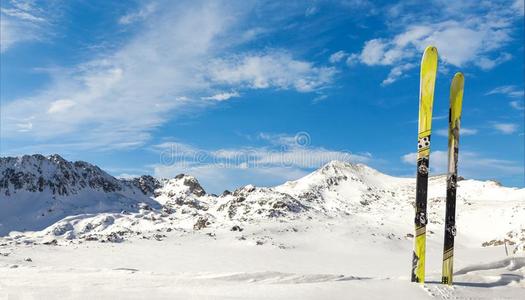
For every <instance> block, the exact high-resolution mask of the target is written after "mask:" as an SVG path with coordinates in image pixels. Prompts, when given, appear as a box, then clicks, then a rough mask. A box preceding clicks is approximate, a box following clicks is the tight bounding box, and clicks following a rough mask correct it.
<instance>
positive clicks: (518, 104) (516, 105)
mask: <svg viewBox="0 0 525 300" xmlns="http://www.w3.org/2000/svg"><path fill="white" fill-rule="evenodd" d="M509 105H510V107H512V108H514V109H517V110H525V105H523V102H522V101H519V100H514V101H510V102H509Z"/></svg>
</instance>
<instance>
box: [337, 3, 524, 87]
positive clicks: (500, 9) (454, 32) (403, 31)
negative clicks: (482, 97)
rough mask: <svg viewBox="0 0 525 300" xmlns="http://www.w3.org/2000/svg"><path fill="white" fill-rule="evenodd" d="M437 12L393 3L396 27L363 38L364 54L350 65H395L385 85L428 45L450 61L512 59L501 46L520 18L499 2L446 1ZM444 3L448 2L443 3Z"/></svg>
mask: <svg viewBox="0 0 525 300" xmlns="http://www.w3.org/2000/svg"><path fill="white" fill-rule="evenodd" d="M430 5H433V6H435V7H434V9H436V10H437V11H439V13H438V14H436V15H433V17H432V18H429V17H428V16H429V13H421V12H418V11H416V12H414V11H408V10H405V8H404V5H402V4H400V5H395V6H392V7H390V10H389V13H390V17H391V18H392V20H390V27H391V28H392V30H393V31H395V32H396V31H397V32H398V33H397V34H395V35H394V36H393V37H391V38H375V39H371V40H368V41H366V42H365V43H364V45H363V48H362V50H361V51H360V52H359V53H353V54H351V55H350V57H349V58H348V60H347V62H348V64H349V65H352V64H354V63H355V62H356V61H359V62H361V63H363V64H365V65H368V66H394V68H393V69H392V70H391V72H390V74H389V76H388V78H387V79H385V80H384V81H383V85H385V84H389V83H392V82H393V81H395V80H396V79H397V78H398V77H399V76H401V75H402V74H403V72H404V71H406V70H408V69H410V68H408V67H406V68H405V69H404V70H403V68H404V66H406V65H407V64H414V63H416V62H417V61H418V60H419V58H420V57H421V53H422V51H423V50H424V49H425V47H426V46H428V45H434V46H436V47H437V48H438V52H439V56H440V61H441V62H442V63H444V64H445V65H447V64H448V65H453V66H456V67H464V66H467V65H470V66H477V67H479V68H481V69H484V70H488V69H491V68H493V67H495V66H496V65H499V64H501V63H503V62H506V61H508V60H510V59H511V58H512V56H511V55H510V54H509V53H505V52H502V51H501V50H502V48H503V47H504V46H505V45H507V44H508V43H509V42H510V41H511V40H512V32H513V31H514V29H515V27H514V22H515V21H518V20H519V18H518V17H517V16H516V14H515V13H514V12H513V11H512V9H511V8H509V7H508V6H504V5H499V4H495V3H484V4H483V5H480V6H477V7H474V6H471V5H468V4H467V3H465V4H457V5H454V9H452V8H450V7H449V6H450V3H449V2H447V1H445V2H443V3H441V2H432V4H430ZM442 6H443V7H442Z"/></svg>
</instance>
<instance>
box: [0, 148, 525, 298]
mask: <svg viewBox="0 0 525 300" xmlns="http://www.w3.org/2000/svg"><path fill="white" fill-rule="evenodd" d="M45 159H48V158H45ZM26 160H27V158H26ZM49 160H50V161H51V166H52V165H53V164H56V163H57V162H58V163H60V162H61V160H60V159H56V158H55V159H49ZM15 161H17V163H18V162H19V161H20V159H17V160H15ZM9 163H11V161H10V162H9ZM73 165H74V164H73ZM10 167H11V168H16V170H20V169H21V168H22V169H23V170H25V172H26V173H29V174H32V173H31V172H37V173H38V171H35V170H37V169H38V168H37V169H27V168H26V167H21V165H20V163H18V164H17V165H16V166H15V167H13V165H10ZM85 167H86V166H85V165H83V168H85ZM2 168H3V169H2ZM5 169H6V167H5V166H2V165H0V170H5ZM48 169H51V170H52V168H51V167H49V168H48ZM90 169H93V168H91V167H90ZM97 172H98V171H97ZM100 172H103V171H102V170H100ZM100 172H99V173H100ZM100 174H102V175H100ZM100 174H98V175H97V178H98V177H100V176H105V175H104V174H105V173H100ZM54 175H56V171H49V173H47V175H46V176H51V177H53V176H54ZM108 176H109V175H108ZM104 178H105V180H107V181H108V182H115V186H117V185H118V186H119V187H120V190H118V191H117V192H115V191H113V190H111V191H108V192H104V191H103V190H101V189H100V188H97V187H95V188H93V187H88V186H86V187H84V188H79V187H78V186H77V185H75V186H73V185H71V184H70V185H67V186H66V189H68V191H75V193H70V194H69V195H68V196H57V195H54V196H55V198H53V196H50V193H49V191H47V192H46V190H44V191H42V192H38V191H35V192H31V191H28V190H26V189H24V188H23V189H18V190H16V193H11V194H10V196H7V197H5V196H4V195H5V193H4V191H5V185H4V186H0V195H2V198H1V199H0V209H2V213H3V214H2V213H0V214H2V215H0V216H2V218H0V223H2V224H3V226H4V227H5V228H14V229H16V230H15V231H11V232H10V233H8V232H4V233H3V237H0V299H2V298H11V297H12V298H45V297H48V298H90V297H100V298H103V299H105V298H114V297H117V298H126V299H127V298H131V299H144V298H166V299H168V298H169V299H173V298H184V299H186V298H190V299H191V298H195V299H210V298H211V299H234V298H237V299H268V298H270V299H326V298H329V299H348V298H356V299H362V298H366V299H391V298H402V299H432V298H438V299H452V298H457V299H467V298H468V299H473V298H474V299H493V298H506V299H520V298H521V297H522V296H523V294H524V293H525V280H524V278H525V277H524V276H525V252H524V249H523V248H524V244H525V221H524V220H525V189H517V188H508V187H503V186H500V185H498V184H497V183H495V182H492V181H476V180H462V181H460V182H459V187H458V202H457V228H458V236H457V237H456V246H455V256H454V261H455V266H454V267H455V270H457V271H456V273H455V277H454V281H455V285H454V286H452V287H448V286H443V285H441V284H439V283H438V282H439V281H440V278H441V274H440V273H441V259H442V249H443V230H444V229H443V226H444V225H443V218H444V212H445V208H444V197H445V177H444V176H435V177H431V178H430V181H429V201H428V210H429V220H430V223H429V224H428V230H427V232H428V234H427V267H426V269H427V283H425V284H424V285H418V284H413V283H410V282H409V281H410V280H409V274H410V265H411V255H412V246H413V245H412V243H413V239H412V237H411V234H413V214H414V212H413V201H414V190H415V182H414V180H413V179H411V178H396V177H392V176H388V175H385V174H382V173H380V172H378V171H376V170H374V169H372V168H370V167H367V166H365V165H359V164H357V165H356V164H347V163H342V162H331V163H329V164H327V165H326V166H324V167H323V168H321V169H319V170H317V171H315V172H313V173H312V174H309V175H307V176H306V177H304V178H301V179H299V180H296V181H291V182H286V183H284V184H283V185H280V186H276V187H273V188H260V187H256V186H253V185H248V186H245V187H242V188H239V189H238V190H236V191H234V192H232V193H230V194H227V193H226V194H224V195H221V196H214V195H209V194H206V193H205V191H204V190H203V189H202V188H201V187H200V185H198V181H197V179H196V178H194V177H192V176H189V175H179V176H177V177H175V178H172V179H161V180H158V182H153V181H152V179H151V178H150V179H148V178H143V180H142V181H141V184H136V183H135V185H134V184H132V183H131V181H119V180H117V179H115V180H116V181H113V178H112V177H104ZM1 179H2V178H0V182H1ZM69 183H70V182H69ZM24 186H25V187H27V186H30V184H29V183H28V182H26V184H25V185H24ZM149 189H151V191H152V192H151V193H150V192H146V193H142V192H140V190H144V191H148V190H149ZM10 191H11V192H13V191H14V189H13V186H10ZM133 192H135V193H133ZM117 194H118V195H122V197H125V201H115V199H118V198H115V197H116V196H115V195H117ZM49 199H52V200H53V199H54V200H56V199H58V200H60V201H55V202H54V201H49ZM101 199H102V200H101ZM76 201H78V202H79V203H82V205H81V206H77V204H76ZM100 202H102V203H104V205H98V204H97V203H100ZM13 203H14V204H13ZM32 203H35V204H38V205H31V204H32ZM64 203H71V205H73V204H74V205H75V206H74V209H71V206H70V204H68V205H64ZM129 203H132V204H134V205H133V207H131V208H132V209H128V208H129V205H128V204H129ZM46 205H54V207H57V206H58V205H63V206H60V207H61V208H62V211H63V214H66V215H65V216H64V217H62V218H60V219H58V220H54V219H52V218H44V219H45V221H41V222H40V223H38V222H35V220H38V219H35V218H36V217H35V216H38V213H40V211H41V210H42V209H46V208H48V206H46ZM119 206H120V207H119ZM79 207H81V208H79ZM86 208H89V209H86ZM117 208H120V209H117ZM20 212H22V213H23V214H22V215H23V216H26V217H24V218H22V221H17V220H18V219H15V218H14V217H12V216H13V215H14V214H15V213H16V214H18V213H20ZM79 212H80V213H79ZM6 216H8V217H6ZM33 222H34V223H33ZM20 224H23V226H22V227H21V226H20ZM30 225H32V226H30ZM23 227H27V228H32V229H36V230H34V231H27V230H22V229H23ZM505 249H506V250H505ZM507 253H508V254H507Z"/></svg>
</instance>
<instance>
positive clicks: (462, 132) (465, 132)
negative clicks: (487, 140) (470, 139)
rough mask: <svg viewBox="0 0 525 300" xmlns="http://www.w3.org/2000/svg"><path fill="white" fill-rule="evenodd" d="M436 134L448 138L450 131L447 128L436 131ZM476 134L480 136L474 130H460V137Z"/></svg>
mask: <svg viewBox="0 0 525 300" xmlns="http://www.w3.org/2000/svg"><path fill="white" fill-rule="evenodd" d="M436 134H437V135H440V136H445V137H448V129H446V128H442V129H438V130H436ZM476 134H478V130H477V129H473V128H461V129H460V137H461V136H468V135H476Z"/></svg>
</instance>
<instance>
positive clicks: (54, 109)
mask: <svg viewBox="0 0 525 300" xmlns="http://www.w3.org/2000/svg"><path fill="white" fill-rule="evenodd" d="M73 106H75V102H73V101H71V100H68V99H61V100H57V101H54V102H51V105H50V106H49V109H48V110H47V113H49V114H54V113H63V112H65V111H67V110H68V109H69V108H71V107H73Z"/></svg>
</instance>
